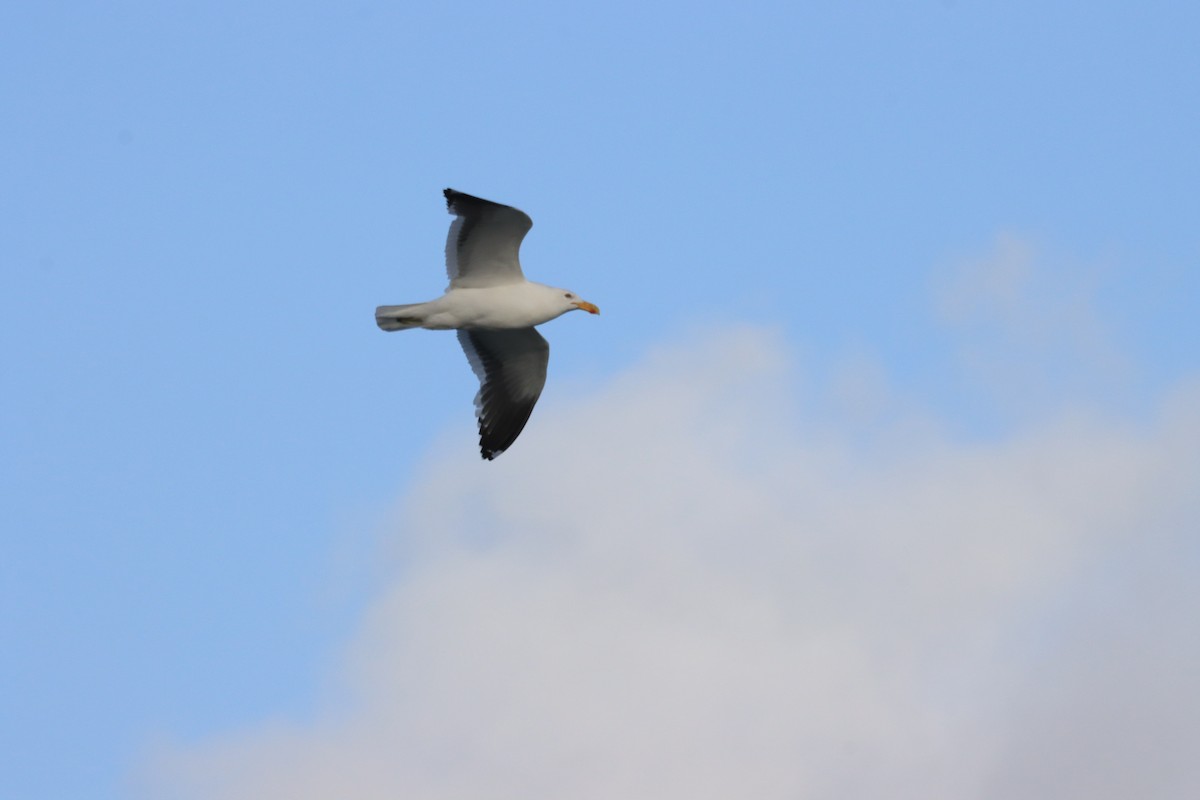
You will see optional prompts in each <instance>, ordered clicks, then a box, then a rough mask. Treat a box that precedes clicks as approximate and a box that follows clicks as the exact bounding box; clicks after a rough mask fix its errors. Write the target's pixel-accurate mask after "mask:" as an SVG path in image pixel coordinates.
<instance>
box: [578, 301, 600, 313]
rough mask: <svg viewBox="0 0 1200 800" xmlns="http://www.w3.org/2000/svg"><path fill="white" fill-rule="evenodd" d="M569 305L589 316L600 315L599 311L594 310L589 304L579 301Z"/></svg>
mask: <svg viewBox="0 0 1200 800" xmlns="http://www.w3.org/2000/svg"><path fill="white" fill-rule="evenodd" d="M571 305H573V306H575V307H576V308H578V309H581V310H583V311H586V312H588V313H589V314H599V313H600V309H598V308H596V307H595V306H594V305H592V304H591V303H585V302H583V301H582V300H580V301H579V302H578V303H572V304H571Z"/></svg>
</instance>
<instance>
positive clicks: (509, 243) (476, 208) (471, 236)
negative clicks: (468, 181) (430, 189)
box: [442, 189, 533, 289]
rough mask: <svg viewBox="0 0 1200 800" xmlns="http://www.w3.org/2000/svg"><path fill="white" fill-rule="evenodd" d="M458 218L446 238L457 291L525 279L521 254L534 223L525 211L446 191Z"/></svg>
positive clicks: (448, 270)
mask: <svg viewBox="0 0 1200 800" xmlns="http://www.w3.org/2000/svg"><path fill="white" fill-rule="evenodd" d="M442 194H444V195H445V196H446V208H448V209H449V210H450V213H452V214H454V215H455V217H456V219H455V220H454V222H452V223H451V224H450V233H449V235H448V236H447V237H446V273H447V274H448V275H449V276H450V286H451V287H452V288H456V289H462V288H479V287H483V286H500V285H503V284H506V283H519V282H521V281H523V280H525V275H524V274H523V273H522V272H521V260H520V258H518V252H519V251H520V249H521V241H522V240H523V239H524V238H525V234H526V233H528V232H529V229H530V228H532V227H533V220H531V219H530V218H529V215H528V214H526V213H525V212H524V211H520V210H518V209H515V208H513V207H511V206H503V205H500V204H499V203H493V202H492V201H490V200H484V199H482V198H479V197H473V196H471V195H469V194H463V193H462V192H456V191H454V190H453V189H446V190H445V191H444V192H442Z"/></svg>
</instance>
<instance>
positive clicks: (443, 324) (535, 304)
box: [380, 281, 579, 331]
mask: <svg viewBox="0 0 1200 800" xmlns="http://www.w3.org/2000/svg"><path fill="white" fill-rule="evenodd" d="M569 298H574V299H573V300H572V299H569ZM578 302H579V301H578V298H575V296H574V295H573V294H571V293H570V292H568V291H566V290H565V289H556V288H554V287H553V286H546V285H545V284H542V283H533V282H532V281H522V282H521V283H510V284H504V285H502V286H488V287H483V288H478V289H459V288H455V287H453V286H452V287H450V289H448V290H447V291H446V293H445V294H444V295H442V296H441V297H439V298H437V299H436V300H430V301H429V302H428V303H417V304H415V305H411V306H395V307H394V308H395V309H396V311H395V312H391V313H394V314H395V315H396V316H395V317H394V319H396V321H397V323H401V324H398V325H397V327H406V328H409V327H411V328H428V329H430V330H439V331H441V330H464V329H471V328H492V329H508V328H530V327H533V326H534V325H541V324H542V323H543V322H549V321H550V320H552V319H554V318H555V317H559V316H562V315H563V314H565V313H567V312H568V311H574V310H575V309H577V308H578V307H579V306H578ZM385 308H386V307H385ZM388 314H389V312H388V311H385V312H384V313H383V314H382V315H380V316H381V317H383V318H386V317H387V315H388ZM403 323H407V324H403Z"/></svg>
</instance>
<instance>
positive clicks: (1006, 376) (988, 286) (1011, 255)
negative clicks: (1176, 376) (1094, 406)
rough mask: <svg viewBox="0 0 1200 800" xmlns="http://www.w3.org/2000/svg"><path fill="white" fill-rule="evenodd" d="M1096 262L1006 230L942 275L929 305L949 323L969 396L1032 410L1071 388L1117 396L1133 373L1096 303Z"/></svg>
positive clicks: (1057, 400)
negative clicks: (1061, 254) (1051, 253)
mask: <svg viewBox="0 0 1200 800" xmlns="http://www.w3.org/2000/svg"><path fill="white" fill-rule="evenodd" d="M1105 271H1106V269H1105V268H1103V267H1101V266H1097V265H1085V264H1080V263H1072V262H1071V261H1070V260H1068V259H1061V258H1059V259H1054V258H1050V257H1048V256H1047V254H1046V253H1045V252H1043V250H1042V249H1039V248H1037V247H1035V246H1033V245H1032V244H1031V243H1029V242H1028V241H1026V240H1024V239H1021V238H1018V237H1015V236H1013V235H1011V234H1004V235H1000V236H998V237H997V238H996V240H995V242H994V243H993V244H992V247H991V248H990V250H989V251H988V252H986V253H984V254H983V255H982V256H979V257H974V258H967V259H962V260H960V261H958V262H956V263H955V264H954V265H953V267H952V268H950V269H948V270H946V271H945V274H943V275H942V276H941V277H942V281H941V285H940V286H939V287H938V292H937V301H938V310H939V312H940V315H941V317H942V319H943V320H944V321H945V322H947V323H949V324H950V325H951V326H952V327H953V328H954V338H955V341H956V342H957V346H958V351H959V355H960V357H961V361H962V364H963V367H964V375H965V376H967V377H968V378H969V379H971V380H972V381H974V382H975V383H976V384H977V385H978V386H980V387H982V389H983V390H984V394H983V395H981V396H979V397H978V398H977V401H979V402H987V403H992V404H995V405H997V406H999V408H1000V409H1001V410H1003V411H1006V412H1010V413H1011V412H1019V413H1025V414H1027V413H1029V412H1030V411H1033V412H1041V411H1043V410H1044V409H1045V408H1046V407H1047V406H1049V405H1054V404H1060V405H1061V404H1065V403H1068V402H1078V401H1079V400H1080V399H1081V397H1084V396H1090V397H1091V398H1093V399H1094V400H1097V401H1101V400H1102V401H1103V404H1105V405H1111V404H1112V402H1113V401H1115V400H1120V399H1124V398H1123V397H1122V395H1123V393H1124V392H1126V391H1127V385H1128V383H1129V382H1130V380H1131V378H1132V376H1133V374H1134V372H1133V365H1132V364H1131V363H1130V361H1129V359H1128V357H1127V356H1126V355H1125V354H1124V353H1123V352H1122V351H1121V349H1120V348H1119V347H1118V346H1117V345H1116V343H1115V342H1114V341H1113V337H1112V336H1111V335H1110V333H1109V331H1108V330H1107V328H1106V326H1105V325H1104V324H1103V322H1102V319H1101V315H1100V314H1099V312H1098V309H1097V298H1098V297H1099V295H1100V294H1101V293H1102V292H1101V289H1102V288H1103V286H1104V283H1105V280H1104V273H1105Z"/></svg>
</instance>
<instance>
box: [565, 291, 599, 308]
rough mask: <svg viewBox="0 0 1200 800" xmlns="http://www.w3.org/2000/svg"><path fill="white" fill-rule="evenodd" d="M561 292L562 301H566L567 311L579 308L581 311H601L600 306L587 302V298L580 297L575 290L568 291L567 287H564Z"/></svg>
mask: <svg viewBox="0 0 1200 800" xmlns="http://www.w3.org/2000/svg"><path fill="white" fill-rule="evenodd" d="M561 293H562V302H564V303H566V305H567V311H574V310H575V309H579V310H580V311H586V312H588V313H589V314H599V313H600V309H599V308H596V306H594V305H592V304H591V303H589V302H587V301H586V300H582V299H580V297H579V295H577V294H575V293H574V292H568V291H567V290H566V289H562V290H561Z"/></svg>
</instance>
